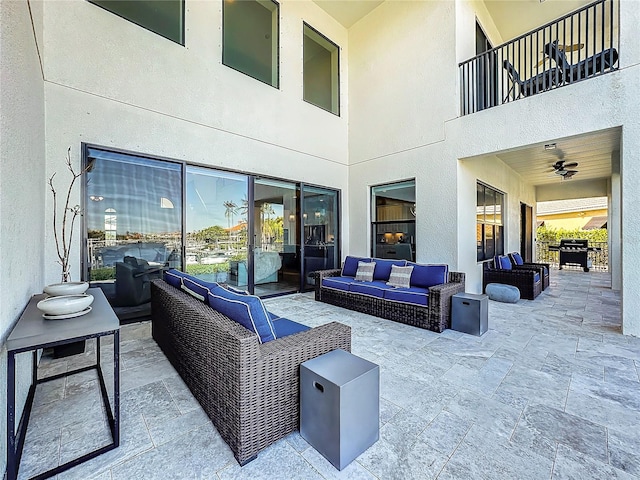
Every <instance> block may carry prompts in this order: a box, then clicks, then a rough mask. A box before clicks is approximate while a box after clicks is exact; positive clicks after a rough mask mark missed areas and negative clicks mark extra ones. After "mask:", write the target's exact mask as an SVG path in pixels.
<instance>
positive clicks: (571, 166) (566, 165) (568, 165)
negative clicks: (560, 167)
mask: <svg viewBox="0 0 640 480" xmlns="http://www.w3.org/2000/svg"><path fill="white" fill-rule="evenodd" d="M577 166H578V162H571V163H565V164H564V168H565V169H567V168H569V169H571V168H575V167H577Z"/></svg>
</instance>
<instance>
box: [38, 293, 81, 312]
mask: <svg viewBox="0 0 640 480" xmlns="http://www.w3.org/2000/svg"><path fill="white" fill-rule="evenodd" d="M92 303H93V295H86V294H81V295H62V296H59V297H49V298H45V299H44V300H40V301H39V302H38V309H40V310H41V311H42V312H43V313H44V314H45V315H47V316H58V315H68V314H72V313H77V312H81V311H82V310H85V309H86V308H87V307H88V306H89V305H91V304H92Z"/></svg>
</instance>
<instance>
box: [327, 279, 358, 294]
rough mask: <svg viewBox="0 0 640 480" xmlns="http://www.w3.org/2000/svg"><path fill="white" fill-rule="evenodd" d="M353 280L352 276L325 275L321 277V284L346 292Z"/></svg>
mask: <svg viewBox="0 0 640 480" xmlns="http://www.w3.org/2000/svg"><path fill="white" fill-rule="evenodd" d="M354 281H355V280H354V279H353V277H327V278H323V279H322V286H323V287H327V288H334V289H336V290H342V291H345V292H348V291H349V285H351V284H352V283H353V282H354Z"/></svg>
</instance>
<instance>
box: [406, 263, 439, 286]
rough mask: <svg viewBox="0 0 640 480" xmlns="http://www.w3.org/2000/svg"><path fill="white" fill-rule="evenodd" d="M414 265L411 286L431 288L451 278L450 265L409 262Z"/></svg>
mask: <svg viewBox="0 0 640 480" xmlns="http://www.w3.org/2000/svg"><path fill="white" fill-rule="evenodd" d="M407 265H412V266H413V272H411V286H412V287H421V288H429V287H433V286H434V285H442V284H443V283H447V281H448V280H449V266H448V265H444V264H443V265H420V264H419V263H412V262H408V263H407Z"/></svg>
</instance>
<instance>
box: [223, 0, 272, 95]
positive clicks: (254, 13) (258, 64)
mask: <svg viewBox="0 0 640 480" xmlns="http://www.w3.org/2000/svg"><path fill="white" fill-rule="evenodd" d="M278 9H279V6H278V4H277V3H275V2H272V1H271V0H224V3H223V10H222V18H223V20H222V31H223V43H222V63H223V64H224V65H226V66H228V67H231V68H233V69H235V70H238V71H240V72H242V73H246V74H247V75H249V76H251V77H253V78H255V79H257V80H260V81H261V82H264V83H267V84H269V85H271V86H273V87H276V88H278Z"/></svg>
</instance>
